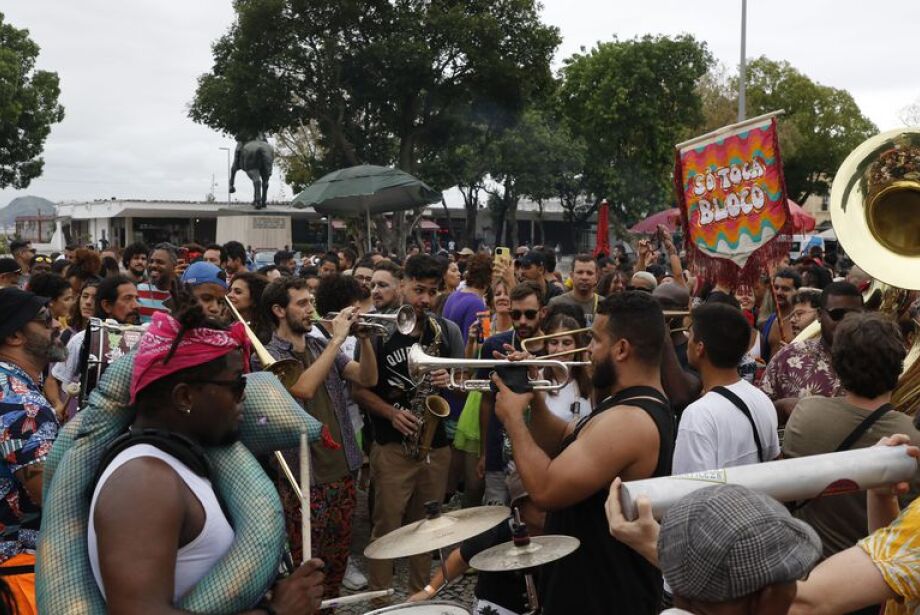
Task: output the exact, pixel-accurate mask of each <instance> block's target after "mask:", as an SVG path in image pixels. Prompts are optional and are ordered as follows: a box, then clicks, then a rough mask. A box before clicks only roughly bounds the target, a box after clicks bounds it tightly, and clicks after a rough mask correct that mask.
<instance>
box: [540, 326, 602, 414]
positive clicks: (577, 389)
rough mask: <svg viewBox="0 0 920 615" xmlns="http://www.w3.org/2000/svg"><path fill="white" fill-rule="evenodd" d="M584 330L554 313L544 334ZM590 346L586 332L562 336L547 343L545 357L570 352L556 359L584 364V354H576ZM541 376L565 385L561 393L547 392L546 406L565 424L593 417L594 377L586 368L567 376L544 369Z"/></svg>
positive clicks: (549, 368) (558, 369)
mask: <svg viewBox="0 0 920 615" xmlns="http://www.w3.org/2000/svg"><path fill="white" fill-rule="evenodd" d="M580 328H582V325H581V324H580V323H579V322H578V321H577V320H576V319H574V318H572V317H571V316H569V315H568V314H561V313H559V314H554V315H552V316H550V317H549V318H548V319H547V320H546V322H545V323H544V325H543V329H544V334H546V335H549V334H552V333H563V332H566V331H574V330H576V329H580ZM587 345H588V340H587V337H586V336H585V335H584V333H573V334H571V335H560V336H558V337H553V338H550V339H548V340H546V354H548V355H552V354H557V353H562V352H565V353H569V354H563V355H560V356H558V357H555V360H557V361H584V360H585V358H584V356H583V355H584V352H583V351H582V352H575V351H576V350H578V349H579V348H584V347H586V346H587ZM542 377H543V378H544V379H546V380H549V381H551V382H553V383H556V384H558V383H561V382H565V386H564V387H562V388H561V389H560V390H558V391H551V392H549V393H547V395H546V397H545V400H546V407H547V408H549V410H550V412H552V413H553V414H555V415H556V416H558V417H559V418H561V419H563V420H565V421H571V420H573V419H575V420H577V419H579V418H580V417H583V416H586V415H588V414H591V410H592V408H593V405H592V403H591V392H592V391H591V376H590V374H589V373H588V370H587V368H585V367H575V368H573V369H570V370H568V374H566V373H565V372H564V370H562V369H561V368H559V367H548V368H544V369H543V375H542Z"/></svg>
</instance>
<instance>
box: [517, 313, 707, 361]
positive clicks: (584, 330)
mask: <svg viewBox="0 0 920 615" xmlns="http://www.w3.org/2000/svg"><path fill="white" fill-rule="evenodd" d="M662 313H663V314H664V317H665V318H681V317H686V316H689V315H690V310H662ZM590 330H591V327H582V328H581V329H569V330H568V331H557V332H556V333H548V334H547V335H538V336H536V337H530V338H527V339H526V340H521V349H522V350H524V351H525V352H529V353H531V354H533V350H531V349H530V348H528V347H527V344H533V343H536V342H542V341H543V340H548V339H553V338H556V337H562V336H563V335H578V334H580V333H587V332H588V331H590ZM685 330H686V327H685V328H683V329H672V330H671V333H676V332H677V331H685ZM586 350H588V347H587V346H584V347H583V348H575V349H573V350H565V351H563V352H556V353H553V354H548V355H544V356H542V357H537V358H538V359H553V358H556V357H564V356H566V355H570V354H577V353H579V352H585V351H586Z"/></svg>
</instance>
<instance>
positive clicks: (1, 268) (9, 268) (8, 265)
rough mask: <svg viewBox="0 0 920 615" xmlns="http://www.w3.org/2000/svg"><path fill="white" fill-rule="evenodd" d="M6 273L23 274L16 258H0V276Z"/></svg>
mask: <svg viewBox="0 0 920 615" xmlns="http://www.w3.org/2000/svg"><path fill="white" fill-rule="evenodd" d="M4 273H22V267H20V266H19V263H17V262H16V259H15V258H10V257H8V256H6V257H3V258H0V275H3V274H4Z"/></svg>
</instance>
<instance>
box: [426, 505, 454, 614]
mask: <svg viewBox="0 0 920 615" xmlns="http://www.w3.org/2000/svg"><path fill="white" fill-rule="evenodd" d="M440 516H441V503H440V502H438V501H437V500H431V501H428V502H425V518H426V519H428V520H429V521H431V520H434V519H437V518H438V517H440ZM437 551H438V557H439V558H440V560H441V576H442V577H443V578H444V583H442V584H441V586H440V587H436V588H435V591H434V596H437V595H438V594H440V593H441V590H442V589H444V588H446V587H447V586H448V585H450V578H449V577H448V576H447V557H448V555H450V552H447V553H445V552H444V548H443V547H439V548H438V550H437ZM434 596H432V598H433V597H434Z"/></svg>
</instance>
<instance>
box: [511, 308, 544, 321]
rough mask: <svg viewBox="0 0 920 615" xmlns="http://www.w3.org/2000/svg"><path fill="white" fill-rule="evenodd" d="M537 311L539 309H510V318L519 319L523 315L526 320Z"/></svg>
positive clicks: (530, 318)
mask: <svg viewBox="0 0 920 615" xmlns="http://www.w3.org/2000/svg"><path fill="white" fill-rule="evenodd" d="M539 313H540V310H511V320H520V319H521V316H524V317H525V318H527V320H533V319H534V318H536V317H537V314H539Z"/></svg>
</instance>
